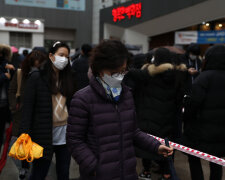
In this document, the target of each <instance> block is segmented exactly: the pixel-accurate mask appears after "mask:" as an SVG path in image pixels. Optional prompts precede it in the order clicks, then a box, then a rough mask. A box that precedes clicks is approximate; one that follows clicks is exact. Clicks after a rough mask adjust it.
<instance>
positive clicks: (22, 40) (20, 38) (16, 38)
mask: <svg viewBox="0 0 225 180" xmlns="http://www.w3.org/2000/svg"><path fill="white" fill-rule="evenodd" d="M10 46H15V47H17V48H20V47H25V48H32V34H31V33H22V32H10Z"/></svg>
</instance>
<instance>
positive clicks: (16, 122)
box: [9, 50, 47, 180]
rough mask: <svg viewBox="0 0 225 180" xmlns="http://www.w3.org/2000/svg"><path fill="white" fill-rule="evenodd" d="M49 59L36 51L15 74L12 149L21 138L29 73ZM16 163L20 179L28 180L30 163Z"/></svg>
mask: <svg viewBox="0 0 225 180" xmlns="http://www.w3.org/2000/svg"><path fill="white" fill-rule="evenodd" d="M46 59H47V56H46V54H43V53H42V52H40V51H37V50H34V51H32V52H31V53H30V54H29V55H27V56H26V58H25V60H24V61H23V62H22V66H21V69H17V71H16V72H15V74H14V76H13V78H12V81H11V82H10V86H9V107H10V110H11V113H12V122H13V126H12V138H11V142H10V147H9V149H10V148H11V146H12V145H13V143H14V142H15V141H16V139H17V137H18V136H19V129H20V124H21V118H22V109H23V98H24V89H25V86H26V82H27V79H28V77H29V73H30V72H31V71H35V70H38V68H39V67H40V65H41V64H42V63H43V62H45V61H46ZM13 160H14V162H15V164H16V166H17V168H18V171H19V174H18V179H19V180H22V179H26V178H27V177H26V176H27V173H28V170H29V163H28V162H26V161H20V160H16V159H14V158H13Z"/></svg>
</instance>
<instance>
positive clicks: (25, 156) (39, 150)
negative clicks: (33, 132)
mask: <svg viewBox="0 0 225 180" xmlns="http://www.w3.org/2000/svg"><path fill="white" fill-rule="evenodd" d="M43 150H44V148H43V147H41V146H40V145H38V144H37V143H35V142H32V140H31V137H30V136H29V135H28V134H24V133H23V134H21V136H20V137H19V138H18V139H17V140H16V142H15V143H14V144H13V146H12V147H11V149H10V152H9V156H11V157H14V158H15V159H19V160H26V161H27V162H32V161H33V160H34V159H39V158H41V157H43Z"/></svg>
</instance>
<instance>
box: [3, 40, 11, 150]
mask: <svg viewBox="0 0 225 180" xmlns="http://www.w3.org/2000/svg"><path fill="white" fill-rule="evenodd" d="M10 58H11V48H10V47H9V46H7V45H3V44H0V114H1V119H0V152H1V146H2V144H3V136H4V133H5V124H6V122H7V121H8V122H9V121H10V110H9V104H8V87H9V81H10V79H11V74H10V71H9V70H10V69H12V68H13V69H14V67H13V66H12V65H9V64H8V62H9V60H10Z"/></svg>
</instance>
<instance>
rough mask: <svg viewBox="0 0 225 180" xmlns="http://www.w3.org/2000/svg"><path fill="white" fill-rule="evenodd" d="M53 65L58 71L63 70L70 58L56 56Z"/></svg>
mask: <svg viewBox="0 0 225 180" xmlns="http://www.w3.org/2000/svg"><path fill="white" fill-rule="evenodd" d="M52 63H53V64H54V66H55V67H56V68H57V69H58V70H63V69H64V68H65V67H66V65H67V64H68V58H66V57H61V56H57V55H56V56H55V61H54V62H53V61H52Z"/></svg>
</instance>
